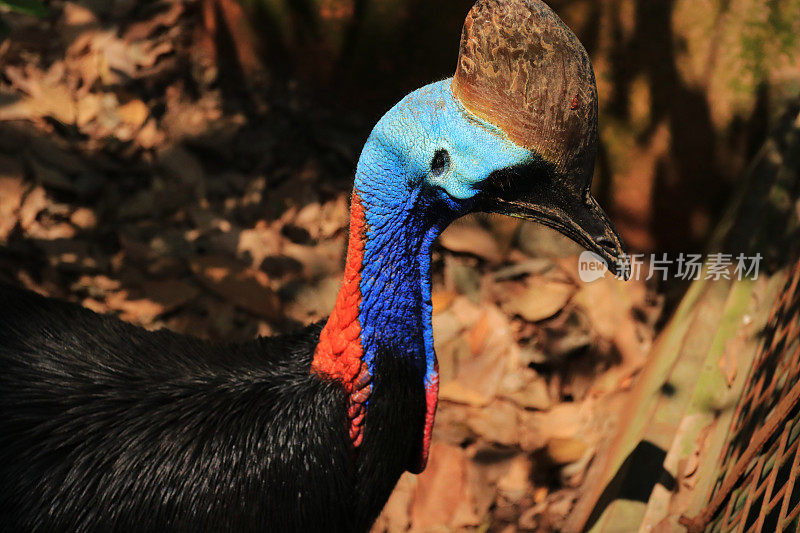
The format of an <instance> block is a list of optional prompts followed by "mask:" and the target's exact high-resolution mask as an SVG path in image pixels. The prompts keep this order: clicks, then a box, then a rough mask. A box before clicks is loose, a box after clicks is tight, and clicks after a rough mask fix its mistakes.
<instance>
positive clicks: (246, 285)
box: [190, 256, 280, 319]
mask: <svg viewBox="0 0 800 533" xmlns="http://www.w3.org/2000/svg"><path fill="white" fill-rule="evenodd" d="M190 266H191V269H192V272H194V274H195V277H196V278H197V280H198V281H199V282H200V283H201V284H203V285H204V286H206V287H207V288H208V289H210V290H212V291H214V292H215V293H216V294H217V295H218V296H220V297H222V298H223V299H225V300H228V301H230V302H231V303H233V304H235V305H236V306H238V307H241V308H242V309H244V310H246V311H249V312H251V313H253V314H255V315H258V316H262V317H264V318H267V319H275V318H277V317H278V316H279V313H280V301H279V300H278V296H277V295H276V294H275V292H274V291H273V290H272V289H270V288H269V286H268V278H267V275H266V274H265V273H263V272H260V271H258V270H255V269H253V268H243V267H242V266H241V265H240V264H239V263H238V262H236V261H233V260H231V259H230V258H227V257H223V256H205V257H194V258H192V259H191V262H190Z"/></svg>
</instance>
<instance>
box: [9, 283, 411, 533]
mask: <svg viewBox="0 0 800 533" xmlns="http://www.w3.org/2000/svg"><path fill="white" fill-rule="evenodd" d="M320 329H321V324H316V325H312V326H309V327H307V328H306V329H305V330H303V331H301V332H299V333H296V334H290V335H284V336H280V337H275V338H269V339H264V338H261V339H257V340H253V341H249V342H244V343H239V344H221V343H209V342H204V341H201V340H198V339H196V338H194V337H190V336H186V335H180V334H176V333H173V332H169V331H165V330H161V331H157V332H148V331H145V330H143V329H141V328H137V327H134V326H132V325H130V324H126V323H124V322H122V321H120V320H117V319H115V318H111V317H106V316H101V315H98V314H95V313H93V312H91V311H88V310H86V309H84V308H81V307H80V306H77V305H74V304H69V303H64V302H59V301H55V300H51V299H46V298H43V297H40V296H38V295H35V294H33V293H30V292H27V291H22V290H20V289H16V288H13V287H11V286H9V285H6V284H2V283H0V528H1V529H2V531H54V532H55V531H75V532H88V531H187V532H188V531H191V532H199V531H236V532H244V531H322V530H325V531H366V530H368V529H369V527H370V525H371V524H372V522H373V521H374V519H375V518H376V517H377V515H378V514H379V512H380V510H381V508H382V507H383V505H384V503H385V502H386V499H387V498H388V496H389V494H390V492H391V490H392V488H393V487H394V485H395V483H396V482H397V479H398V478H399V476H400V474H401V473H402V472H403V470H404V469H405V468H406V467H407V466H408V464H409V463H410V462H411V461H412V458H413V457H414V454H417V453H419V441H420V438H421V428H422V420H423V417H424V392H423V390H422V383H421V380H420V379H419V377H418V376H415V372H416V371H415V370H414V369H413V368H412V367H411V366H410V365H406V364H404V362H403V361H402V360H401V359H400V358H394V357H382V358H380V363H379V364H378V365H377V366H376V375H375V376H374V387H373V391H374V392H373V396H372V398H371V400H370V408H369V409H368V412H367V416H366V429H365V438H364V442H363V444H362V446H361V448H360V449H359V451H358V454H357V455H354V453H353V451H352V449H351V446H350V444H349V441H348V437H347V417H346V405H347V402H346V393H345V391H344V389H343V387H342V386H341V385H340V384H339V383H336V382H332V381H328V380H324V379H321V378H319V377H317V376H316V375H314V374H312V373H311V372H310V364H311V358H312V355H313V351H314V348H315V346H316V344H317V339H318V336H319V332H320ZM354 461H355V462H354Z"/></svg>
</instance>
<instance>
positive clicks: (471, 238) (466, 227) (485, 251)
mask: <svg viewBox="0 0 800 533" xmlns="http://www.w3.org/2000/svg"><path fill="white" fill-rule="evenodd" d="M439 243H440V244H441V245H442V246H443V247H444V248H447V249H448V250H450V251H451V252H458V253H464V254H471V255H476V256H478V257H480V258H482V259H485V260H487V261H490V262H493V263H497V262H500V261H501V260H502V259H503V255H502V253H501V252H500V248H499V247H498V245H497V239H495V238H494V237H493V236H492V234H491V233H489V232H488V231H486V230H485V229H483V228H482V227H480V226H479V225H478V224H477V223H475V222H466V221H465V222H461V223H456V224H453V225H452V226H450V227H449V228H447V229H446V230H445V231H444V233H442V235H441V237H439Z"/></svg>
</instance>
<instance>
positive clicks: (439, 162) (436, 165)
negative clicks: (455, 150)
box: [431, 149, 450, 176]
mask: <svg viewBox="0 0 800 533" xmlns="http://www.w3.org/2000/svg"><path fill="white" fill-rule="evenodd" d="M449 166H450V154H448V153H447V150H444V149H442V150H437V151H436V153H435V154H433V159H431V174H433V175H434V176H441V175H442V173H444V171H445V170H447V167H449Z"/></svg>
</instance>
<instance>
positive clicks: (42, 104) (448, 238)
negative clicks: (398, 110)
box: [0, 1, 662, 531]
mask: <svg viewBox="0 0 800 533" xmlns="http://www.w3.org/2000/svg"><path fill="white" fill-rule="evenodd" d="M115 5H116V6H117V8H115V9H117V10H118V11H119V12H115V13H111V14H108V13H106V14H105V15H104V16H100V15H98V14H97V13H95V12H93V11H90V10H88V9H86V8H84V7H80V6H79V5H77V4H73V3H68V2H60V1H57V2H52V3H51V10H52V11H53V14H52V16H51V17H50V19H48V20H47V21H38V20H34V19H29V18H25V17H8V20H7V22H9V23H10V25H11V27H12V30H13V31H12V35H11V37H10V38H9V39H7V40H6V41H4V42H3V44H2V46H0V276H2V277H5V278H8V279H11V280H13V281H14V282H16V283H17V284H19V285H22V286H25V287H28V288H30V289H32V290H35V291H37V292H40V293H43V294H46V295H50V296H55V297H59V298H64V299H68V300H71V301H75V302H78V303H80V304H82V305H83V306H85V307H88V308H90V309H93V310H95V311H97V312H101V313H111V314H116V315H118V316H119V317H120V318H122V319H123V320H126V321H129V322H132V323H134V324H138V325H140V326H143V327H145V328H148V329H157V328H169V329H172V330H175V331H179V332H185V333H190V334H193V335H197V336H200V337H203V338H209V339H221V340H241V339H247V338H251V337H253V336H255V335H270V334H273V333H279V332H284V331H289V330H291V329H293V328H296V327H298V326H299V325H301V324H305V323H308V322H311V321H316V320H320V319H323V318H325V317H326V316H327V313H328V312H329V311H330V309H331V308H332V306H333V302H334V298H335V296H336V293H337V290H338V287H339V284H340V281H341V277H342V267H343V256H344V251H345V239H346V232H347V222H348V201H349V196H348V195H349V190H350V187H351V185H352V176H353V170H354V168H355V163H356V161H357V158H358V155H359V150H360V145H361V144H362V143H363V141H364V139H365V136H366V134H367V133H368V131H369V124H367V123H365V121H364V120H363V119H361V118H360V117H359V116H358V115H356V114H352V115H341V114H338V115H337V114H333V113H327V112H325V111H324V110H322V109H320V108H319V106H315V105H314V104H313V101H311V100H309V99H307V98H306V97H304V96H303V95H301V94H299V92H298V91H296V90H294V89H293V88H292V85H291V84H286V83H284V84H281V83H279V82H277V81H275V80H272V81H271V82H269V83H267V82H266V81H264V80H261V81H259V80H260V78H259V76H260V75H261V74H263V72H261V71H260V65H258V64H257V62H255V63H254V62H248V59H247V54H248V51H247V49H246V47H245V48H242V47H241V46H237V43H236V42H233V45H232V46H229V47H228V48H230V49H224V47H221V46H220V45H219V39H215V38H214V37H213V35H212V34H211V33H210V32H212V29H213V28H210V26H209V22H208V20H206V22H205V24H204V23H203V14H202V13H201V11H200V9H199V8H198V4H196V3H193V2H186V3H184V2H168V3H153V4H146V5H143V6H140V7H136V6H137V4H136V3H135V2H121V3H118V4H115ZM109 20H110V21H112V22H108V21H109ZM229 45H230V43H229ZM227 57H233V59H234V60H231V61H226V59H225V58H227ZM231 65H235V66H234V67H232V66H231ZM399 96H400V95H398V97H399ZM579 251H580V249H579V248H577V247H576V246H574V245H572V244H571V243H569V242H567V241H566V239H564V238H561V237H560V236H557V235H555V234H554V233H552V232H550V231H549V230H546V229H544V228H541V227H539V226H537V225H534V224H530V223H523V222H519V221H514V220H510V219H504V218H499V217H497V218H495V217H483V218H481V217H471V218H469V219H466V220H464V221H461V222H459V223H457V224H456V225H454V226H453V227H452V228H450V229H449V230H448V231H447V232H446V233H445V234H444V235H443V236H442V238H441V239H440V242H439V245H438V246H437V248H436V249H435V251H434V256H433V262H432V264H433V280H434V285H433V304H434V317H433V323H434V337H435V342H436V348H437V354H438V357H439V364H440V371H441V380H442V381H441V402H440V404H439V405H440V407H439V412H438V416H437V421H436V426H435V432H434V444H433V449H432V453H431V460H430V463H429V465H428V468H427V470H426V471H425V472H424V473H423V474H422V475H420V476H411V475H407V476H405V477H403V478H402V479H401V481H400V483H399V485H398V487H397V489H396V491H395V493H394V494H393V496H392V498H391V500H390V501H389V504H388V505H387V508H386V510H385V512H384V513H383V515H382V516H381V518H380V519H379V521H378V523H377V524H376V527H375V529H376V531H383V530H386V531H406V530H409V529H410V530H414V531H430V530H452V529H455V530H458V529H479V530H487V529H489V530H492V531H514V530H537V531H543V530H544V531H546V530H556V529H558V528H559V524H560V523H561V521H562V520H563V519H564V517H566V516H567V515H568V514H569V512H570V509H571V508H572V505H573V502H574V501H575V498H576V497H577V496H578V495H579V494H580V491H581V483H582V481H583V477H584V473H585V471H586V468H587V466H588V465H589V464H590V463H591V461H592V458H593V456H594V453H595V451H596V449H597V446H598V443H600V442H602V441H603V440H604V439H608V438H609V437H610V436H611V435H613V433H614V431H615V428H616V427H617V416H618V413H619V407H620V406H621V405H623V404H624V402H625V400H626V394H627V391H629V390H630V387H631V385H632V384H633V382H634V380H635V377H636V375H637V372H638V371H639V370H640V369H641V367H642V365H643V363H644V361H645V359H646V355H647V353H648V349H649V347H650V344H651V342H652V340H653V338H654V335H655V330H656V326H657V323H658V321H659V319H660V316H661V312H662V298H661V297H660V296H659V295H658V294H657V293H656V292H655V291H653V290H652V289H651V288H649V287H648V286H647V285H646V283H645V282H643V281H631V282H627V283H624V282H621V281H618V280H615V279H612V278H610V277H605V278H602V279H599V280H597V281H594V282H592V283H583V282H581V281H580V279H579V278H578V276H577V274H578V268H577V254H578V253H579Z"/></svg>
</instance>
